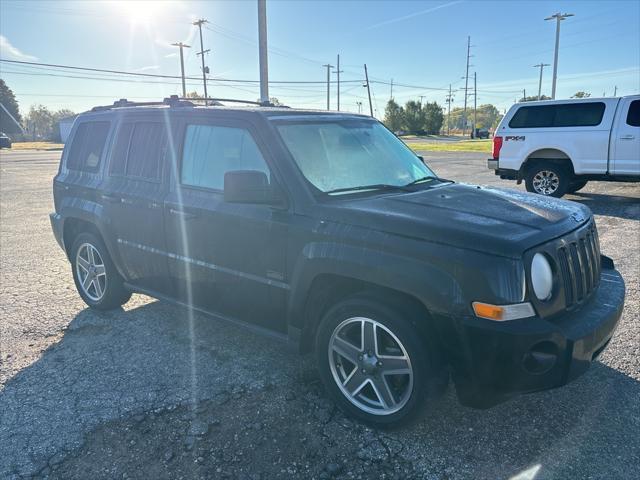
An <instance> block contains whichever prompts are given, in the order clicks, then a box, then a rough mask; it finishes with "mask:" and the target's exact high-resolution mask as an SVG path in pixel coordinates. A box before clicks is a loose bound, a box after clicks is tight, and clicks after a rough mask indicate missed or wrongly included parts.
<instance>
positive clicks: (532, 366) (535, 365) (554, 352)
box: [522, 341, 558, 375]
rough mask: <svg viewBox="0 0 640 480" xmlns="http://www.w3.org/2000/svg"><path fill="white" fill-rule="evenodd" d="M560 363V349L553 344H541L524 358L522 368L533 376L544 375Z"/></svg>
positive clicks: (546, 342)
mask: <svg viewBox="0 0 640 480" xmlns="http://www.w3.org/2000/svg"><path fill="white" fill-rule="evenodd" d="M557 361H558V347H557V346H556V344H555V343H553V342H548V341H544V342H539V343H536V344H535V345H534V346H533V347H531V348H530V349H529V351H528V352H527V353H525V354H524V357H523V358H522V367H523V368H524V370H525V371H526V372H527V373H530V374H532V375H542V374H544V373H547V372H548V371H549V370H551V369H552V368H553V367H554V366H555V365H556V362H557Z"/></svg>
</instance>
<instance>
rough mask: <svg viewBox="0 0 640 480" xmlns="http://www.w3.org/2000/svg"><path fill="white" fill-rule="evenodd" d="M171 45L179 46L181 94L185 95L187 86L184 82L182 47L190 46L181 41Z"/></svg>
mask: <svg viewBox="0 0 640 480" xmlns="http://www.w3.org/2000/svg"><path fill="white" fill-rule="evenodd" d="M171 45H173V46H174V47H180V74H181V75H182V96H183V97H186V96H187V87H186V85H185V83H184V55H183V54H182V49H183V48H191V46H190V45H185V44H184V43H182V42H178V43H172V44H171Z"/></svg>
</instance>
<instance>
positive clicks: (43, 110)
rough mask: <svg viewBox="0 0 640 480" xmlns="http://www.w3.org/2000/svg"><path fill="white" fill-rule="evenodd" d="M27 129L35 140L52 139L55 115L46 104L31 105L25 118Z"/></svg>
mask: <svg viewBox="0 0 640 480" xmlns="http://www.w3.org/2000/svg"><path fill="white" fill-rule="evenodd" d="M25 124H26V127H27V131H28V133H29V134H31V137H32V138H33V139H34V140H50V139H52V137H53V131H54V130H53V128H54V116H53V113H52V112H51V111H50V110H49V109H48V108H47V107H45V106H44V105H31V108H29V113H28V114H27V116H26V118H25Z"/></svg>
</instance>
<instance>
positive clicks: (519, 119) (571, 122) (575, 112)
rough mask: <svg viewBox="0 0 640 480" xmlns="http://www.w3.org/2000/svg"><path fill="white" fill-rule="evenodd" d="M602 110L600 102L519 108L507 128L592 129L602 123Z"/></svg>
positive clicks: (602, 105)
mask: <svg viewBox="0 0 640 480" xmlns="http://www.w3.org/2000/svg"><path fill="white" fill-rule="evenodd" d="M604 110H605V104H604V103H602V102H589V103H586V102H584V103H583V102H581V103H565V104H560V105H532V106H530V107H520V109H518V111H517V112H516V113H515V115H514V116H513V118H512V119H511V121H510V122H509V127H511V128H553V127H594V126H596V125H600V122H602V117H603V116H604Z"/></svg>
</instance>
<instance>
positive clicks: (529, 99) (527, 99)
mask: <svg viewBox="0 0 640 480" xmlns="http://www.w3.org/2000/svg"><path fill="white" fill-rule="evenodd" d="M538 100H551V97H547V96H546V95H541V96H540V98H538V96H537V95H532V96H530V97H529V96H527V97H521V98H520V100H518V102H537V101H538Z"/></svg>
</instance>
